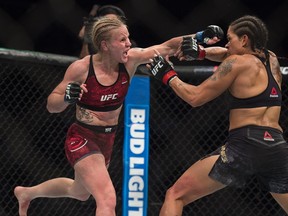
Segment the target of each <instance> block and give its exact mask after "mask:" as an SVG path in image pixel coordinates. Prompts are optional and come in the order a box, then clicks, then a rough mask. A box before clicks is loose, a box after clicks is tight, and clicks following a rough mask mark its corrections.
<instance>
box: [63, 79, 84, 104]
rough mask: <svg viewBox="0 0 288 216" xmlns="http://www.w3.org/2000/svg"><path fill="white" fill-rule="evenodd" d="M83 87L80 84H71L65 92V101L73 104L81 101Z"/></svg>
mask: <svg viewBox="0 0 288 216" xmlns="http://www.w3.org/2000/svg"><path fill="white" fill-rule="evenodd" d="M80 94H81V87H80V85H79V84H78V83H69V84H68V85H67V87H66V90H65V95H64V101H65V102H67V103H69V104H73V103H75V102H76V101H78V100H79V98H80Z"/></svg>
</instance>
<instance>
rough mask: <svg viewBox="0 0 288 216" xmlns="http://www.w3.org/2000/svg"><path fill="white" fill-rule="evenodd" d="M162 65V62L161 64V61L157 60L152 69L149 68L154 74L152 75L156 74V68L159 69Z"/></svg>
mask: <svg viewBox="0 0 288 216" xmlns="http://www.w3.org/2000/svg"><path fill="white" fill-rule="evenodd" d="M162 67H163V64H162V62H160V61H159V62H158V63H157V64H156V65H155V66H154V67H153V69H152V70H151V72H152V74H153V75H154V76H156V74H157V73H158V70H159V69H160V68H162Z"/></svg>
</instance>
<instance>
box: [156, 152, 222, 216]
mask: <svg viewBox="0 0 288 216" xmlns="http://www.w3.org/2000/svg"><path fill="white" fill-rule="evenodd" d="M218 157H219V156H210V157H207V158H205V159H203V160H199V161H197V162H196V163H195V164H193V165H192V166H191V167H190V168H189V169H188V170H186V171H185V172H184V174H183V175H182V176H181V177H180V178H179V179H178V180H177V181H176V182H175V184H174V185H173V186H172V187H171V188H169V189H168V190H167V192H166V196H165V201H164V204H163V206H162V208H161V211H160V216H172V215H173V216H176V215H178V216H179V215H182V211H183V207H184V206H185V205H187V204H189V203H191V202H193V201H195V200H197V199H199V198H201V197H204V196H206V195H208V194H211V193H213V192H215V191H217V190H220V189H222V188H224V187H225V185H223V184H221V183H219V182H217V181H215V180H213V179H212V178H210V177H209V176H208V174H209V172H210V170H211V168H212V167H213V165H214V163H215V161H216V160H217V158H218Z"/></svg>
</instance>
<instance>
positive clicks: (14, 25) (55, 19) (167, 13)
mask: <svg viewBox="0 0 288 216" xmlns="http://www.w3.org/2000/svg"><path fill="white" fill-rule="evenodd" d="M94 4H99V5H105V4H113V5H116V6H118V7H120V8H121V9H123V10H124V12H125V13H126V16H127V18H128V26H129V30H130V34H131V38H133V39H134V40H135V41H136V42H137V44H138V46H139V47H146V46H150V45H153V44H156V43H161V42H163V41H165V40H167V39H169V38H171V37H173V36H176V35H182V34H188V33H192V32H196V31H199V30H202V29H204V28H205V27H206V26H207V25H210V24H216V25H219V26H221V27H222V28H223V30H224V31H225V32H226V30H227V26H228V25H229V23H230V21H232V20H234V19H235V18H238V17H240V16H242V15H245V14H251V15H257V16H259V17H260V18H261V19H263V20H264V21H265V22H266V24H267V26H268V29H269V31H270V41H269V46H268V47H269V48H270V49H271V50H273V51H274V52H275V53H276V54H277V55H278V56H282V57H288V43H287V41H288V16H287V12H288V1H287V0H273V2H270V3H269V4H265V3H264V2H263V1H251V0H233V1H231V0H201V1H191V0H190V1H187V0H178V1H166V0H143V1H141V0H118V1H116V0H114V1H112V0H105V1H104V0H1V1H0V29H1V32H0V47H1V48H9V49H17V50H32V51H39V52H46V53H53V54H62V55H69V56H77V57H78V56H79V52H80V49H81V41H80V39H79V38H78V33H79V30H80V29H81V26H82V24H83V17H85V16H87V15H88V14H89V12H90V10H91V8H92V6H93V5H94ZM224 44H225V40H224V41H222V42H220V44H219V45H224Z"/></svg>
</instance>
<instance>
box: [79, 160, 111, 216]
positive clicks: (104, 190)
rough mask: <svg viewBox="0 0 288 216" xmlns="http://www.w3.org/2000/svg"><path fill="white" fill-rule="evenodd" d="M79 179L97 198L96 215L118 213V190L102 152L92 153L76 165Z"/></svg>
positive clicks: (103, 215)
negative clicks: (116, 211)
mask: <svg viewBox="0 0 288 216" xmlns="http://www.w3.org/2000/svg"><path fill="white" fill-rule="evenodd" d="M74 169H75V171H76V173H77V174H78V177H79V181H80V182H81V183H82V185H84V186H85V188H86V190H87V191H89V192H90V193H91V194H92V196H93V197H94V198H95V200H96V204H97V208H96V213H95V215H97V216H98V215H101V216H113V215H116V213H115V208H116V192H115V189H114V186H113V184H112V181H111V178H110V176H109V173H108V170H107V168H106V165H105V159H104V157H103V155H102V154H92V155H90V156H88V157H86V158H84V159H82V160H81V161H79V162H78V163H76V165H75V166H74Z"/></svg>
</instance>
